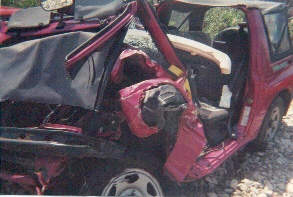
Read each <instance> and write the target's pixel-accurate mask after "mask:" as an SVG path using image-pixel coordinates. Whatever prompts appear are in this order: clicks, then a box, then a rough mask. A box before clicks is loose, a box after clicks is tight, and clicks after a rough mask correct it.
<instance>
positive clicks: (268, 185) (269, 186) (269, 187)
mask: <svg viewBox="0 0 293 197" xmlns="http://www.w3.org/2000/svg"><path fill="white" fill-rule="evenodd" d="M265 189H268V190H274V186H273V185H272V184H271V183H270V182H269V181H267V182H266V183H265Z"/></svg>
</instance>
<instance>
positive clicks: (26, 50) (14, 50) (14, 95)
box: [0, 32, 110, 110]
mask: <svg viewBox="0 0 293 197" xmlns="http://www.w3.org/2000/svg"><path fill="white" fill-rule="evenodd" d="M94 35H95V34H94V33H88V32H71V33H66V34H60V35H55V36H50V37H46V38H41V39H36V40H31V41H26V42H23V43H20V44H16V45H13V46H9V47H4V48H1V49H0V101H5V100H13V101H26V102H36V103H47V104H64V105H71V106H78V107H83V108H85V109H91V110H93V109H94V106H95V100H96V96H97V89H98V86H99V83H100V81H101V76H102V71H103V68H104V61H105V58H106V55H107V52H108V49H109V46H110V43H108V44H106V45H105V46H104V47H103V49H102V50H101V51H98V52H95V53H93V54H92V55H91V56H90V57H89V58H88V59H87V60H85V61H84V63H83V66H82V67H81V69H80V71H79V72H78V73H77V75H76V77H75V79H74V80H71V79H68V73H67V71H66V69H65V66H64V61H65V60H64V59H65V56H66V55H67V54H68V53H70V52H71V51H72V50H74V49H75V48H76V47H78V46H79V45H81V44H82V43H83V42H85V41H86V40H88V39H89V38H91V37H92V36H94Z"/></svg>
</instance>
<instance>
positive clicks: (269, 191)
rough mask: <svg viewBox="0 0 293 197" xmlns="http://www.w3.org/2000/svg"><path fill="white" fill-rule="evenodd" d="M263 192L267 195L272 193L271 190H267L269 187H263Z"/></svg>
mask: <svg viewBox="0 0 293 197" xmlns="http://www.w3.org/2000/svg"><path fill="white" fill-rule="evenodd" d="M263 192H264V193H266V194H267V195H269V196H271V195H273V191H272V190H269V189H265V190H263Z"/></svg>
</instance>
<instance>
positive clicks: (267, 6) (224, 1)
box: [174, 0, 286, 14]
mask: <svg viewBox="0 0 293 197" xmlns="http://www.w3.org/2000/svg"><path fill="white" fill-rule="evenodd" d="M174 1H176V2H182V3H188V4H194V5H202V6H208V7H237V6H245V7H250V8H257V9H260V10H261V11H262V13H263V14H269V13H274V12H281V11H282V10H283V9H284V8H285V7H286V5H285V4H283V3H277V2H268V1H255V0H251V1H249V0H244V1H242V0H174Z"/></svg>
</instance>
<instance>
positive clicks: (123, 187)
mask: <svg viewBox="0 0 293 197" xmlns="http://www.w3.org/2000/svg"><path fill="white" fill-rule="evenodd" d="M102 196H163V192H162V189H161V187H160V184H159V183H158V181H157V180H156V179H155V178H154V177H153V176H152V175H150V174H149V173H148V172H146V171H144V170H140V169H127V170H125V171H124V172H123V173H122V174H120V175H118V176H116V177H114V178H113V179H112V180H111V181H110V182H109V183H108V185H107V186H106V187H105V189H104V191H103V193H102Z"/></svg>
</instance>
